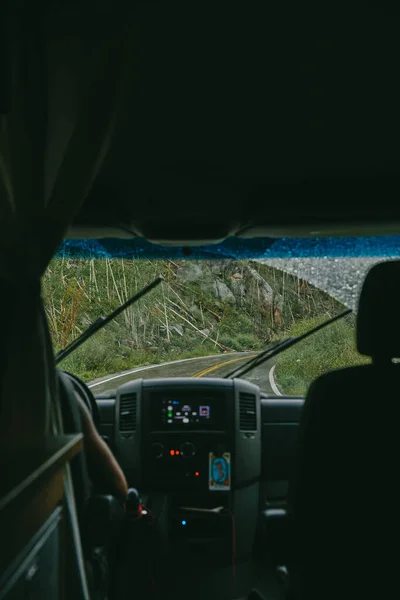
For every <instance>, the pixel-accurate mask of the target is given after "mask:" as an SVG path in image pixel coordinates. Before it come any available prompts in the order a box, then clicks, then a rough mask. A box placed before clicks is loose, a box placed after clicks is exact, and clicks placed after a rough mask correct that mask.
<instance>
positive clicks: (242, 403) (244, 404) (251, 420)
mask: <svg viewBox="0 0 400 600" xmlns="http://www.w3.org/2000/svg"><path fill="white" fill-rule="evenodd" d="M239 428H240V431H257V409H256V396H255V394H248V393H246V392H240V394H239Z"/></svg>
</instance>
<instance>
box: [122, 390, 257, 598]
mask: <svg viewBox="0 0 400 600" xmlns="http://www.w3.org/2000/svg"><path fill="white" fill-rule="evenodd" d="M115 410H116V414H115V423H116V427H115V450H116V455H117V458H118V461H119V463H120V465H121V467H122V468H123V470H124V472H125V474H126V476H127V479H128V483H129V485H131V486H133V487H136V488H139V489H141V490H143V491H144V492H145V493H146V494H147V495H148V503H149V505H150V509H151V510H152V514H153V515H156V517H155V518H156V519H157V521H158V523H160V524H161V523H162V529H163V535H164V545H165V547H166V548H168V551H167V552H166V555H168V553H169V552H170V550H171V549H172V546H173V550H174V552H173V553H172V555H174V556H176V553H178V554H179V556H180V560H185V561H187V565H188V570H187V575H188V577H189V578H190V577H191V576H193V574H191V569H190V565H197V567H198V566H199V565H203V566H205V567H207V568H208V567H210V568H211V567H216V566H217V565H218V566H219V572H222V571H221V567H222V566H223V565H225V566H226V568H227V572H228V573H229V574H230V570H229V569H230V568H231V567H232V560H233V558H232V548H234V553H235V558H234V560H235V561H240V560H243V561H245V560H247V559H248V558H249V557H250V556H251V552H252V546H253V542H254V536H255V530H256V523H257V518H258V508H259V479H260V474H261V423H260V393H259V388H258V387H257V386H255V385H253V384H250V383H248V382H246V381H242V380H240V379H233V380H230V379H217V378H215V379H206V378H200V379H189V378H170V379H154V380H152V379H147V380H140V379H139V380H135V381H132V382H130V383H127V384H125V385H123V386H121V387H120V388H119V389H118V391H117V398H116V408H115ZM160 527H161V525H160ZM161 562H163V563H164V564H167V562H166V561H164V559H163V561H161ZM249 564H250V561H249ZM210 572H213V569H212V568H211V571H210ZM229 577H230V575H228V578H229ZM249 577H250V578H251V576H250V575H249ZM213 582H214V583H213V585H215V580H214V579H213ZM224 586H226V581H222V580H221V589H224Z"/></svg>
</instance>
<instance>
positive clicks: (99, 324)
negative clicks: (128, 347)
mask: <svg viewBox="0 0 400 600" xmlns="http://www.w3.org/2000/svg"><path fill="white" fill-rule="evenodd" d="M162 281H164V277H162V275H160V276H159V277H156V279H155V280H154V281H152V282H151V283H149V285H146V286H145V287H144V288H143V289H142V290H140V292H138V293H137V294H135V295H134V296H132V298H129V300H127V301H126V302H124V303H123V304H121V306H118V308H116V309H115V310H113V312H112V313H110V314H109V315H108V316H107V317H99V318H98V319H96V321H94V322H93V323H92V324H91V325H89V327H88V328H87V329H86V331H84V332H83V333H82V334H81V335H80V336H79V337H77V338H76V340H74V341H73V342H71V343H70V344H69V345H68V346H66V347H65V348H64V349H63V350H60V352H57V354H56V356H55V362H56V365H57V364H58V363H59V362H61V361H62V360H64V358H66V357H67V356H68V355H69V354H71V352H73V351H74V350H76V349H77V348H79V346H81V345H82V344H83V343H84V342H86V340H88V339H89V338H90V337H92V335H94V334H95V333H96V332H97V331H99V330H100V329H102V328H103V327H104V326H105V325H107V324H108V323H109V322H110V321H112V320H113V319H115V317H118V315H120V314H121V313H122V312H123V311H124V310H125V309H126V308H128V306H131V304H134V303H135V302H137V301H138V300H140V298H143V296H145V295H146V294H148V293H149V292H150V291H151V290H152V289H153V288H155V287H156V286H157V285H160V283H161V282H162Z"/></svg>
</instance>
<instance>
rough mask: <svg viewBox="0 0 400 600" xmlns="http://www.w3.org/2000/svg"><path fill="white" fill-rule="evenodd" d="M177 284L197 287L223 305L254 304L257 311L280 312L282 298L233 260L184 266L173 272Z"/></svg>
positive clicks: (252, 270)
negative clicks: (277, 310)
mask: <svg viewBox="0 0 400 600" xmlns="http://www.w3.org/2000/svg"><path fill="white" fill-rule="evenodd" d="M176 276H177V279H178V280H181V281H183V282H187V283H192V284H193V283H194V284H196V285H197V286H198V287H199V288H200V289H201V290H202V291H203V292H204V293H205V294H209V295H211V296H213V297H214V298H216V299H217V300H219V301H220V302H222V303H223V304H231V305H234V304H237V303H240V304H242V303H243V302H245V301H249V300H254V302H256V303H257V304H258V306H259V308H260V310H264V311H265V310H268V309H271V308H272V307H274V309H276V308H278V309H279V310H281V306H282V298H281V296H280V295H279V294H277V293H275V292H274V290H273V289H272V287H271V286H270V284H269V283H268V282H267V281H266V280H265V279H264V278H263V277H262V276H261V275H260V274H259V273H258V272H257V270H256V269H255V268H254V267H253V266H252V265H251V263H248V264H243V263H240V265H238V263H237V261H235V260H224V261H212V262H210V263H208V262H206V261H204V263H198V262H197V263H186V264H184V265H182V266H179V268H178V269H177V272H176Z"/></svg>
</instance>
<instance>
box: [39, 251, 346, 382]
mask: <svg viewBox="0 0 400 600" xmlns="http://www.w3.org/2000/svg"><path fill="white" fill-rule="evenodd" d="M159 274H162V275H163V276H164V278H165V283H163V284H162V285H161V286H159V287H158V288H156V289H155V290H153V291H152V292H150V294H149V295H148V296H146V297H145V298H143V299H142V300H140V301H139V302H138V303H137V304H136V305H134V306H133V307H131V308H129V309H128V310H127V311H126V312H125V313H124V314H122V315H120V317H119V318H118V319H117V320H116V321H115V322H113V323H111V324H110V325H108V326H107V327H106V328H105V330H103V331H102V332H100V333H98V334H97V335H96V336H95V337H94V338H92V339H91V340H90V341H88V342H87V343H86V344H84V346H82V347H81V348H80V349H79V350H77V351H76V352H75V353H74V354H72V355H71V357H69V358H68V359H67V360H66V361H64V363H63V364H62V366H63V368H66V369H70V370H72V371H73V372H75V373H76V374H78V375H79V376H81V377H82V378H83V379H85V380H90V379H93V378H95V377H99V376H102V375H107V374H110V373H115V372H118V371H121V370H124V369H129V368H132V367H135V366H139V365H146V364H154V363H158V362H163V361H168V360H175V359H178V358H187V357H191V356H203V355H208V354H216V353H219V352H221V353H223V352H228V351H232V350H238V351H240V350H257V349H262V348H264V347H265V346H266V345H268V344H269V343H271V342H272V341H275V340H278V339H280V338H282V337H283V336H284V335H285V334H286V332H287V331H288V330H289V329H290V328H291V327H293V326H294V325H295V324H296V323H298V322H300V321H304V320H308V319H313V318H318V317H323V316H325V317H328V316H330V315H332V314H334V313H335V312H338V311H339V310H340V309H341V305H340V304H339V303H338V302H336V301H335V300H333V299H332V298H330V297H329V296H328V295H327V294H325V293H324V292H321V291H320V290H317V289H316V288H313V287H312V286H311V285H309V284H308V283H307V282H304V281H302V280H299V279H298V278H297V277H295V276H291V275H287V274H285V273H283V272H281V271H278V270H275V269H273V268H271V267H270V266H266V265H264V264H261V263H259V262H257V261H245V260H243V261H236V260H221V261H215V260H214V261H189V260H188V261H180V262H172V261H168V260H166V261H150V260H119V259H112V260H110V259H70V258H66V257H65V258H59V259H54V260H53V261H52V262H51V264H50V266H49V268H48V270H47V272H46V274H45V276H44V278H43V297H44V300H45V306H46V312H47V316H48V319H49V324H50V329H51V335H52V339H53V344H54V346H55V349H56V350H59V349H60V348H62V347H64V346H65V345H66V344H68V343H69V342H70V341H72V340H73V339H74V338H75V337H76V336H77V335H79V333H81V332H82V331H83V330H84V329H85V328H86V327H87V326H88V325H89V324H90V323H91V322H92V321H94V320H95V319H96V318H98V317H99V316H102V315H106V314H107V313H108V312H110V311H111V310H112V309H114V308H116V307H117V306H118V305H119V304H120V303H121V302H123V301H124V300H126V299H127V298H128V297H130V296H131V295H133V294H134V293H135V292H137V291H138V290H139V289H140V288H142V287H143V286H144V285H146V284H147V283H149V282H150V281H151V280H152V279H153V278H154V277H155V276H157V275H159Z"/></svg>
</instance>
